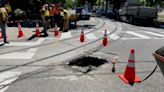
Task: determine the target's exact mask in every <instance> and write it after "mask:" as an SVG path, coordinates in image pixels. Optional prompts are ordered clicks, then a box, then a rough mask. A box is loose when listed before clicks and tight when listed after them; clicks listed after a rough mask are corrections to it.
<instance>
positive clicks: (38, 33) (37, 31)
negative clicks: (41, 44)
mask: <svg viewBox="0 0 164 92" xmlns="http://www.w3.org/2000/svg"><path fill="white" fill-rule="evenodd" d="M35 36H37V37H39V36H40V29H39V23H38V21H37V22H36V31H35Z"/></svg>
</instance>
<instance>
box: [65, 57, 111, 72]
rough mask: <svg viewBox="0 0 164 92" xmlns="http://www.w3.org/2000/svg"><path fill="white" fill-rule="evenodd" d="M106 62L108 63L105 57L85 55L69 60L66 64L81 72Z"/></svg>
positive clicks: (91, 69)
mask: <svg viewBox="0 0 164 92" xmlns="http://www.w3.org/2000/svg"><path fill="white" fill-rule="evenodd" d="M106 63H108V61H107V60H105V59H101V58H97V57H91V56H85V57H82V58H78V59H76V60H73V61H70V62H69V63H68V66H70V67H71V68H72V69H74V70H77V71H80V72H82V73H88V72H90V71H93V70H95V69H97V68H98V67H100V66H101V65H104V64H106Z"/></svg>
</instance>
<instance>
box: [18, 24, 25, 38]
mask: <svg viewBox="0 0 164 92" xmlns="http://www.w3.org/2000/svg"><path fill="white" fill-rule="evenodd" d="M23 36H24V34H23V31H22V27H21V24H20V23H19V22H18V38H20V37H23Z"/></svg>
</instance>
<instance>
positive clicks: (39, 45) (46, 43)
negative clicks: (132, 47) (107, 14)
mask: <svg viewBox="0 0 164 92" xmlns="http://www.w3.org/2000/svg"><path fill="white" fill-rule="evenodd" d="M97 20H98V18H97ZM104 25H105V22H104V20H103V24H102V25H101V26H100V27H98V28H94V29H93V30H92V31H90V32H87V33H85V34H89V33H92V32H94V31H96V30H98V29H101V28H102V27H103V26H104ZM79 36H80V35H75V36H73V37H71V38H67V39H63V40H59V41H58V42H64V41H67V40H70V39H73V38H76V37H79ZM53 43H56V42H49V43H45V44H40V45H36V46H30V47H27V48H23V49H18V50H13V51H7V52H4V53H0V55H3V54H8V53H12V52H17V51H22V50H27V49H30V48H36V47H42V46H46V45H49V44H53Z"/></svg>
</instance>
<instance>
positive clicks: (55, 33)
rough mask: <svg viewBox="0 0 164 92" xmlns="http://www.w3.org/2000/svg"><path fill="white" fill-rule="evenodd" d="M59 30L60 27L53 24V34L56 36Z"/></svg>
mask: <svg viewBox="0 0 164 92" xmlns="http://www.w3.org/2000/svg"><path fill="white" fill-rule="evenodd" d="M59 30H60V28H58V27H57V25H55V28H54V36H58V35H59Z"/></svg>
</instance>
